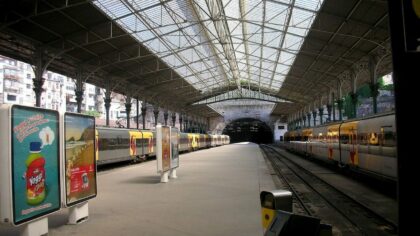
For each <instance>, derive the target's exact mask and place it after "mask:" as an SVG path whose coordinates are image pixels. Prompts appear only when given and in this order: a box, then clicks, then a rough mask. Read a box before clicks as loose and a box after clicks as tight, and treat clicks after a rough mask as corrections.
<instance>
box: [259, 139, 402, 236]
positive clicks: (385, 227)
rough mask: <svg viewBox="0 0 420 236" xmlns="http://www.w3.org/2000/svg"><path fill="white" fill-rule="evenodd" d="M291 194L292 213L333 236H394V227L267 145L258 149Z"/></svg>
mask: <svg viewBox="0 0 420 236" xmlns="http://www.w3.org/2000/svg"><path fill="white" fill-rule="evenodd" d="M260 147H261V149H262V150H263V152H264V153H265V155H266V156H267V158H268V159H269V160H270V162H271V163H272V166H273V168H274V169H275V171H276V173H277V175H278V176H279V177H280V178H281V179H282V181H283V182H284V184H285V185H286V186H288V188H289V190H290V191H292V193H293V204H294V205H293V208H294V213H297V214H305V215H310V216H314V217H318V218H320V219H321V220H322V223H326V224H331V225H332V226H333V235H396V234H397V226H396V225H395V224H393V223H392V222H390V221H388V220H387V219H385V218H384V217H382V216H380V215H379V214H376V213H375V212H374V211H372V210H371V209H369V208H367V207H366V206H364V205H363V204H361V203H359V202H358V201H356V200H354V199H353V198H351V197H349V196H348V195H346V194H345V193H343V192H341V191H340V190H338V189H337V188H335V187H334V186H332V185H330V184H329V183H327V182H325V181H324V180H322V179H320V178H319V177H317V176H316V175H314V174H313V173H311V172H310V171H308V170H306V169H305V168H303V167H301V166H299V165H298V164H296V163H295V162H294V161H293V160H290V159H288V158H287V157H285V156H284V155H282V154H280V153H279V152H277V151H276V150H275V149H274V148H272V147H270V146H268V145H260Z"/></svg>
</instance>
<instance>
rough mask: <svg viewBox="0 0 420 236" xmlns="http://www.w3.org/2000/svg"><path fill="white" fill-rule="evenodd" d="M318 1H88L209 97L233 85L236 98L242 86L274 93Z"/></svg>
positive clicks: (284, 74) (303, 35)
mask: <svg viewBox="0 0 420 236" xmlns="http://www.w3.org/2000/svg"><path fill="white" fill-rule="evenodd" d="M322 2H323V0H300V1H294V0H277V1H275V0H273V1H255V0H254V1H244V0H239V1H238V0H223V1H218V0H190V1H185V0H172V1H162V0H147V1H143V0H142V1H125V0H121V1H116V0H98V1H94V4H95V5H96V6H97V7H98V8H100V9H101V10H102V11H103V12H105V13H106V14H107V15H108V16H109V17H110V18H111V19H112V20H114V21H116V22H117V23H118V24H119V25H120V26H121V27H123V28H124V29H125V30H126V31H128V32H129V33H130V34H131V35H132V36H133V37H135V38H136V39H137V40H138V41H139V42H141V43H142V44H143V45H145V46H146V47H147V48H148V49H150V50H151V51H152V52H153V53H155V54H156V55H157V56H158V57H159V58H161V59H162V60H163V61H164V62H165V63H167V64H168V65H169V66H170V67H171V68H172V69H174V70H175V71H176V72H177V73H178V74H179V75H181V76H182V77H183V78H184V79H185V80H186V81H188V82H189V83H190V84H191V85H192V86H194V88H196V89H197V90H198V91H200V92H201V93H202V94H207V96H206V99H208V98H209V97H211V96H213V95H214V93H217V92H218V91H223V90H231V89H229V88H230V87H235V86H236V88H234V92H235V93H234V94H235V95H237V98H241V97H242V96H243V94H242V91H243V90H242V89H241V88H243V87H244V88H247V89H249V90H251V89H252V90H254V91H257V92H263V93H264V95H262V96H266V95H276V94H277V93H278V91H279V90H280V88H281V87H282V85H283V82H284V80H285V78H286V75H287V73H288V72H289V70H290V68H291V66H292V64H293V62H294V60H295V58H296V54H297V53H298V52H299V50H300V48H301V46H302V43H303V41H304V39H305V36H306V34H307V33H308V30H309V29H310V27H311V25H312V23H313V20H314V18H315V17H316V13H317V11H318V10H319V8H320V6H321V4H322ZM214 96H216V97H217V96H218V95H214ZM276 96H277V95H276ZM214 99H216V98H214ZM196 103H200V101H197V102H196ZM242 103H243V101H240V102H239V104H242ZM239 104H238V105H239Z"/></svg>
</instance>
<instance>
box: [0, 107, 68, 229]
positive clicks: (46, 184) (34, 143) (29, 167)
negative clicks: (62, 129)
mask: <svg viewBox="0 0 420 236" xmlns="http://www.w3.org/2000/svg"><path fill="white" fill-rule="evenodd" d="M58 125H59V116H58V112H56V111H52V110H45V109H40V108H33V107H24V106H18V105H14V106H12V108H11V133H10V134H11V165H12V166H11V168H12V190H11V191H12V205H13V210H12V212H13V223H14V224H15V225H18V224H21V223H24V222H27V221H30V220H32V219H35V218H38V217H40V216H43V215H46V214H48V213H51V212H54V211H57V210H59V209H60V160H59V158H60V155H59V143H60V140H59V138H60V135H59V127H58ZM2 158H5V157H2Z"/></svg>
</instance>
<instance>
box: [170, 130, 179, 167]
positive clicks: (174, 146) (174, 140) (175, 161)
mask: <svg viewBox="0 0 420 236" xmlns="http://www.w3.org/2000/svg"><path fill="white" fill-rule="evenodd" d="M178 144H179V131H178V129H175V128H171V169H172V168H177V167H178V166H179V145H178Z"/></svg>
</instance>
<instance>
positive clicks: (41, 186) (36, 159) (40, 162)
mask: <svg viewBox="0 0 420 236" xmlns="http://www.w3.org/2000/svg"><path fill="white" fill-rule="evenodd" d="M29 151H30V154H29V156H28V159H26V161H25V164H26V168H27V169H26V177H25V178H26V202H27V203H28V204H29V205H38V204H40V203H41V202H42V201H44V199H45V168H44V166H45V159H44V157H43V156H42V155H41V153H40V152H41V143H40V142H31V143H30V144H29Z"/></svg>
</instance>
